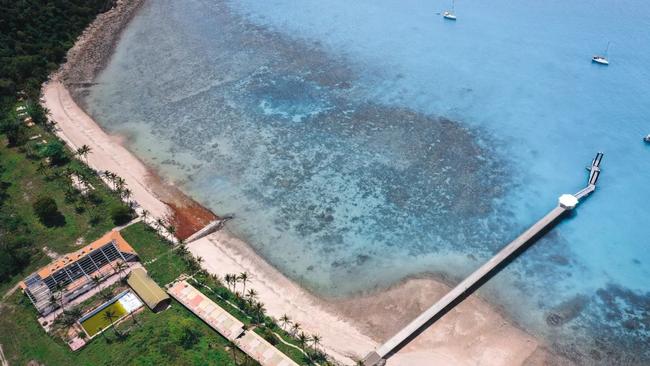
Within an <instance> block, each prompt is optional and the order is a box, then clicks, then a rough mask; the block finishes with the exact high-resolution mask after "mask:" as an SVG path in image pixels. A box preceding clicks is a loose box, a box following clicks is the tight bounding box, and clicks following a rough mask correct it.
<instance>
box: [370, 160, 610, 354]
mask: <svg viewBox="0 0 650 366" xmlns="http://www.w3.org/2000/svg"><path fill="white" fill-rule="evenodd" d="M602 159H603V153H600V152H599V153H598V154H596V157H595V158H594V160H593V161H592V163H591V167H589V168H588V169H589V171H590V173H589V179H588V182H587V186H586V187H585V188H583V189H582V190H580V191H579V192H577V193H575V194H563V195H562V196H560V198H559V199H558V204H557V206H556V207H555V208H553V209H552V210H551V211H550V212H549V213H547V214H546V215H545V216H544V217H542V218H541V219H540V220H539V221H537V222H536V223H535V224H533V225H532V226H531V227H530V228H528V229H527V230H526V231H524V232H523V233H522V234H521V235H519V236H518V237H517V238H516V239H515V240H513V241H512V242H510V243H509V244H508V245H506V246H505V247H504V248H503V249H501V250H500V251H499V252H498V253H497V254H495V255H494V256H493V257H492V258H490V260H488V261H487V262H485V263H484V264H483V265H482V266H481V267H479V268H478V269H477V270H475V271H474V272H473V273H472V274H470V275H469V276H467V277H466V278H465V279H464V280H462V281H461V282H460V283H459V284H458V285H457V286H456V287H454V288H453V289H452V290H451V291H449V292H448V293H447V294H446V295H445V296H443V297H442V298H441V299H440V300H438V302H436V303H435V304H433V305H432V306H431V307H430V308H428V309H426V310H425V311H424V312H423V313H422V314H420V315H419V316H418V317H417V318H415V319H414V320H413V321H411V322H410V323H409V324H408V325H407V326H405V327H404V328H402V330H400V331H399V332H397V334H395V335H394V336H393V337H392V338H390V339H389V340H387V341H386V342H385V343H384V344H382V345H381V346H379V348H377V349H376V350H375V351H373V352H371V353H369V354H368V355H367V356H366V357H365V358H364V360H363V364H364V365H366V366H375V365H381V364H383V363H384V362H385V358H387V357H388V356H390V354H391V353H393V352H394V351H395V350H397V349H398V347H400V346H402V345H404V344H405V343H407V342H408V341H409V340H410V339H412V338H413V337H415V336H417V334H419V332H420V331H421V330H422V329H423V327H425V326H426V325H430V324H431V323H432V322H434V321H435V320H437V319H438V318H439V317H440V316H442V315H444V314H445V313H446V312H447V311H449V310H450V309H452V308H453V306H455V305H456V304H458V303H459V302H460V301H459V300H462V296H463V295H464V294H465V293H466V292H467V290H468V289H470V288H474V287H475V286H476V285H477V284H479V285H480V284H482V282H481V281H483V280H484V279H486V278H489V275H490V273H492V271H494V270H495V269H496V268H497V267H499V266H500V265H501V264H502V263H504V262H505V261H506V260H507V259H508V258H510V257H511V256H512V255H513V254H514V253H515V252H517V251H519V249H521V248H522V247H524V246H525V245H526V244H527V243H529V242H530V241H531V240H532V239H533V238H536V237H538V235H540V234H542V233H544V232H545V230H546V229H548V228H550V227H551V225H552V224H553V223H554V222H556V221H557V220H558V219H559V218H560V217H562V216H563V214H564V213H566V212H567V211H570V210H573V209H574V208H575V207H576V206H577V205H578V203H579V201H580V200H581V199H583V198H585V197H587V196H588V195H589V194H591V193H592V192H593V191H594V190H595V189H596V183H597V182H598V177H599V176H600V163H601V161H602Z"/></svg>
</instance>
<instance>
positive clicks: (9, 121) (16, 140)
mask: <svg viewBox="0 0 650 366" xmlns="http://www.w3.org/2000/svg"><path fill="white" fill-rule="evenodd" d="M0 132H1V133H4V134H5V135H6V136H7V140H8V141H9V146H22V145H24V144H25V143H26V142H27V139H28V138H27V127H25V124H23V123H22V122H21V121H20V120H18V119H17V118H12V117H6V118H5V119H4V120H3V121H2V122H0Z"/></svg>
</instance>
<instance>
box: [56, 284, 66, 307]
mask: <svg viewBox="0 0 650 366" xmlns="http://www.w3.org/2000/svg"><path fill="white" fill-rule="evenodd" d="M56 291H57V293H58V294H59V302H60V303H61V310H63V311H65V307H64V306H63V305H64V300H65V296H64V291H65V286H63V284H61V283H57V284H56Z"/></svg>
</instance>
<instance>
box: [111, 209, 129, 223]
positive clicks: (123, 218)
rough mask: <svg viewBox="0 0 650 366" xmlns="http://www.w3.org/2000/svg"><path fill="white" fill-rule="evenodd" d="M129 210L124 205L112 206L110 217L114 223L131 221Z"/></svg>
mask: <svg viewBox="0 0 650 366" xmlns="http://www.w3.org/2000/svg"><path fill="white" fill-rule="evenodd" d="M132 217H133V216H132V215H131V210H130V209H129V208H128V207H126V206H113V207H112V208H111V218H112V219H113V223H114V224H115V225H124V224H126V223H127V222H129V221H131V218H132Z"/></svg>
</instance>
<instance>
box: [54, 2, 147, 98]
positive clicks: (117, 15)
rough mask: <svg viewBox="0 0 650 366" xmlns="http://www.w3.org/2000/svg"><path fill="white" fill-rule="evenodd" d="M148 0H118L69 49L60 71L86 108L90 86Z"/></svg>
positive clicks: (61, 77)
mask: <svg viewBox="0 0 650 366" xmlns="http://www.w3.org/2000/svg"><path fill="white" fill-rule="evenodd" d="M144 2H145V0H116V1H115V2H114V4H113V7H112V8H111V9H110V10H108V11H106V12H104V13H102V14H99V15H98V16H97V18H95V20H94V21H93V22H92V23H91V24H90V25H89V26H88V28H86V29H85V30H84V32H83V34H82V35H81V36H80V37H79V38H78V39H77V41H76V42H75V44H74V46H73V47H72V48H71V49H70V50H68V53H67V55H66V63H64V64H63V65H62V66H61V68H60V69H59V72H58V77H59V80H60V81H62V82H63V84H64V85H65V87H66V88H67V89H68V91H69V92H70V94H71V96H72V98H73V99H74V101H75V102H76V103H77V104H78V105H80V106H82V107H84V101H83V96H85V93H87V88H88V86H90V85H92V84H93V82H94V80H95V77H96V76H97V75H98V74H99V73H100V72H101V71H102V69H103V68H104V66H106V63H107V62H108V60H109V59H110V57H111V55H112V54H113V51H114V49H115V45H116V44H117V42H118V41H119V39H120V36H121V34H122V30H123V29H124V27H125V26H126V25H127V24H129V22H130V21H131V19H133V17H134V16H135V14H136V13H137V11H138V9H140V7H141V6H142V4H144Z"/></svg>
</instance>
